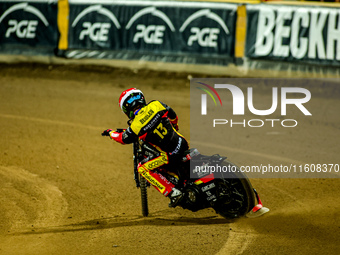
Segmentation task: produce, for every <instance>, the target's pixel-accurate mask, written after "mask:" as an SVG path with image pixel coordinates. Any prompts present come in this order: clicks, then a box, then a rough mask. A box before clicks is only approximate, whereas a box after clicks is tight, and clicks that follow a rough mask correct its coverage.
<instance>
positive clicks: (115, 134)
mask: <svg viewBox="0 0 340 255" xmlns="http://www.w3.org/2000/svg"><path fill="white" fill-rule="evenodd" d="M110 137H111V139H113V140H115V141H116V142H118V143H121V144H125V143H124V142H123V133H122V132H121V133H118V132H114V131H112V132H110Z"/></svg>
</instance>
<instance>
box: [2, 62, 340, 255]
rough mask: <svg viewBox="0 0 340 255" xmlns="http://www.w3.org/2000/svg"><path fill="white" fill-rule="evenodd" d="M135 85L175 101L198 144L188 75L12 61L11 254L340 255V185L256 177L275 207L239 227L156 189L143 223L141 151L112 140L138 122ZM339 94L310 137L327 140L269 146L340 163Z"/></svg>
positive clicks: (8, 83)
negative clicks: (127, 106)
mask: <svg viewBox="0 0 340 255" xmlns="http://www.w3.org/2000/svg"><path fill="white" fill-rule="evenodd" d="M132 86H137V87H138V88H140V89H142V90H143V92H144V93H145V95H146V97H147V99H148V100H151V99H158V100H161V101H164V102H165V103H167V104H168V105H170V106H172V107H173V108H174V109H175V110H176V112H177V113H178V115H179V116H180V130H181V132H182V133H183V135H185V136H186V137H189V124H190V121H189V106H190V105H189V100H188V98H189V81H188V80H187V77H186V75H180V74H173V73H154V72H147V71H143V72H138V73H134V72H132V71H123V70H111V69H108V68H98V67H97V68H94V69H92V68H84V67H74V68H70V67H52V66H50V67H48V66H34V65H27V66H15V67H14V66H1V70H0V123H1V125H0V254H6V255H7V254H339V250H340V241H339V240H340V223H339V218H340V211H339V209H340V208H339V205H340V196H339V190H340V180H339V179H254V180H252V183H253V186H254V187H255V188H256V189H257V191H258V192H259V193H260V195H261V198H262V200H263V202H264V204H265V206H267V207H269V208H270V209H271V211H270V212H269V213H268V214H266V215H264V216H262V217H260V218H255V219H248V218H241V219H237V220H226V219H224V218H222V217H220V216H219V215H216V214H215V213H214V211H213V210H210V209H207V210H203V211H200V212H196V213H192V212H190V211H187V210H183V209H181V208H175V209H170V208H168V206H167V205H168V200H167V199H166V198H164V197H162V195H160V194H159V193H158V192H157V191H156V190H155V189H153V188H150V189H149V206H150V216H149V217H147V218H143V217H141V211H140V194H139V190H138V189H136V188H135V184H134V180H133V171H132V166H133V165H132V155H131V152H132V148H131V146H129V145H126V146H122V145H119V144H116V143H114V142H112V141H110V140H109V139H108V138H106V137H101V135H100V134H101V132H102V131H103V130H104V129H106V128H121V127H125V126H126V118H125V116H124V115H123V113H121V111H120V110H119V108H118V106H117V100H118V97H119V95H120V93H121V92H122V91H123V90H124V89H126V88H129V87H132ZM333 90H334V91H329V89H328V88H324V89H323V90H320V91H319V92H318V93H313V99H314V98H315V100H313V102H315V103H312V102H311V107H314V108H313V109H315V111H318V109H319V111H320V112H323V114H320V115H322V116H323V118H321V119H320V120H318V121H317V122H315V123H314V124H315V125H317V126H316V127H315V128H314V129H311V130H310V132H312V131H313V132H315V134H314V133H309V134H308V137H313V136H314V137H316V139H310V140H305V141H301V142H299V143H297V144H294V148H292V145H291V144H289V143H287V144H285V145H284V144H283V145H282V144H281V145H280V150H281V151H279V152H281V153H279V154H280V155H275V153H278V152H277V150H276V148H277V143H276V142H265V144H264V145H263V147H265V148H266V151H267V152H268V153H271V154H272V155H273V156H278V157H279V156H282V155H283V156H284V157H285V158H293V159H297V157H298V155H297V154H296V151H297V150H299V151H303V153H302V154H301V155H302V157H303V159H304V160H306V161H308V159H309V158H312V159H313V160H314V161H318V160H320V161H323V160H333V161H336V160H337V161H338V162H333V163H340V158H339V152H340V149H339V147H340V146H339V136H340V132H339V130H340V129H339V127H340V122H339V106H340V105H339V98H340V94H339V90H338V89H334V88H333ZM313 104H315V105H313ZM286 135H289V134H286ZM251 137H252V134H250V138H251ZM281 138H282V137H281ZM229 139H231V141H230V143H231V144H233V143H234V144H239V147H238V149H239V150H242V149H247V150H249V149H252V148H253V147H254V146H255V145H254V144H252V143H251V141H250V140H249V136H248V138H247V139H248V140H247V139H246V138H245V137H237V136H235V135H234V136H231V137H230V138H229ZM238 139H241V142H240V143H238V141H239V140H238ZM275 139H276V140H277V139H278V138H277V137H275V138H273V140H274V141H276V140H275ZM282 139H286V138H285V137H283V138H282ZM247 143H248V144H247ZM297 146H298V147H297ZM254 150H256V147H255V148H254ZM309 151H310V153H309ZM257 152H258V151H257ZM282 152H284V153H283V154H282ZM326 153H327V155H325V154H326ZM230 157H231V160H233V159H235V160H236V161H237V162H240V161H241V160H242V157H244V155H242V153H241V154H239V153H238V152H237V151H236V152H234V153H231V156H230ZM235 160H234V161H235ZM247 160H248V161H251V157H247ZM306 161H304V162H306ZM314 161H313V162H314Z"/></svg>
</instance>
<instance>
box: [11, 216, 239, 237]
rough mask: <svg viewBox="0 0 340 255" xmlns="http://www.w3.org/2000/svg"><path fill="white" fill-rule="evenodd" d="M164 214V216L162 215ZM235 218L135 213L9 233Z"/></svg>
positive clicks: (202, 222) (212, 222)
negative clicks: (138, 214) (140, 214)
mask: <svg viewBox="0 0 340 255" xmlns="http://www.w3.org/2000/svg"><path fill="white" fill-rule="evenodd" d="M163 215H164V216H163ZM234 221H235V220H232V219H230V220H229V219H225V218H222V217H221V216H207V217H188V216H185V217H184V216H176V215H171V216H168V217H167V216H166V214H163V213H162V216H160V215H158V213H155V214H150V215H149V216H148V217H142V216H137V215H116V216H113V217H109V218H100V219H92V220H87V221H83V222H78V223H72V224H67V225H60V226H51V227H44V228H39V227H32V228H31V229H28V230H27V231H23V232H14V233H11V235H34V234H48V233H65V232H78V231H92V230H101V229H111V228H112V229H114V228H120V227H133V226H189V225H219V224H227V223H232V222H234Z"/></svg>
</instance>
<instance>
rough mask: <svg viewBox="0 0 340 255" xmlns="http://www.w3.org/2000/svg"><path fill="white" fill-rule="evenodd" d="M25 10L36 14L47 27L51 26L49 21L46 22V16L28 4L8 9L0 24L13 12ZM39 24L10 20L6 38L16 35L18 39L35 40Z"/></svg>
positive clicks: (31, 21) (20, 4) (0, 18)
mask: <svg viewBox="0 0 340 255" xmlns="http://www.w3.org/2000/svg"><path fill="white" fill-rule="evenodd" d="M18 10H23V11H25V12H29V13H32V14H34V15H35V16H36V17H37V18H39V20H40V21H42V22H43V23H44V25H45V26H46V27H47V26H48V25H49V23H48V21H47V20H46V18H45V16H44V15H43V14H42V13H41V12H40V11H39V10H38V9H37V8H35V7H34V6H31V5H29V4H28V3H19V4H15V5H13V6H11V7H10V8H8V9H7V10H6V11H5V12H4V13H3V14H2V15H1V17H0V24H1V22H2V21H3V20H4V19H5V18H6V16H8V15H9V14H11V13H12V12H15V11H18ZM38 24H39V21H38V20H28V19H25V20H20V21H19V20H17V19H10V20H9V21H8V28H7V30H6V33H5V37H6V38H9V37H11V36H12V35H16V36H17V37H18V38H27V39H33V38H35V37H36V30H37V26H38Z"/></svg>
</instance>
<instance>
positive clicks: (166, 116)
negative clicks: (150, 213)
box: [102, 88, 189, 207]
mask: <svg viewBox="0 0 340 255" xmlns="http://www.w3.org/2000/svg"><path fill="white" fill-rule="evenodd" d="M119 106H120V108H121V109H122V111H123V112H124V113H125V114H126V115H127V116H128V118H129V119H130V120H129V124H130V126H129V127H128V128H127V129H126V130H125V131H124V132H115V131H113V130H112V129H107V130H105V131H104V132H103V133H102V135H103V136H109V137H110V138H111V139H113V140H115V141H116V142H119V143H121V144H130V143H133V142H135V141H136V140H137V139H138V138H139V139H141V140H143V141H146V142H148V143H149V144H150V145H152V146H153V147H154V148H155V149H156V150H157V151H158V152H159V153H158V155H159V156H158V157H156V158H153V157H151V156H150V157H147V158H146V159H144V160H142V161H141V162H140V163H139V164H138V172H139V173H140V174H141V175H142V176H143V177H144V178H145V179H146V180H148V182H149V183H151V184H152V185H153V186H154V187H155V188H156V189H157V190H158V191H159V192H161V193H162V194H163V195H164V196H168V197H170V203H169V207H176V206H177V204H178V203H179V202H180V201H181V199H182V197H183V194H182V192H181V191H180V190H179V189H178V188H176V187H175V185H174V184H172V183H171V182H169V181H168V180H167V179H166V178H165V177H164V176H163V175H161V174H160V173H159V172H157V171H156V170H157V168H159V167H162V166H163V167H164V166H165V165H169V164H174V163H176V161H178V160H180V159H181V158H182V157H181V156H182V155H183V153H184V152H185V151H186V150H188V148H189V145H188V142H187V141H186V140H185V138H184V137H183V136H182V135H181V134H180V133H178V132H177V131H178V117H177V115H176V113H175V111H174V110H173V109H172V108H170V107H169V106H167V105H166V104H164V103H162V102H160V101H157V100H153V101H151V102H149V103H148V104H146V101H145V97H144V95H143V93H142V91H140V90H139V89H136V88H130V89H128V90H125V91H124V92H123V93H122V94H121V95H120V98H119Z"/></svg>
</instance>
